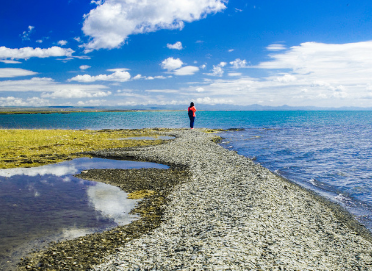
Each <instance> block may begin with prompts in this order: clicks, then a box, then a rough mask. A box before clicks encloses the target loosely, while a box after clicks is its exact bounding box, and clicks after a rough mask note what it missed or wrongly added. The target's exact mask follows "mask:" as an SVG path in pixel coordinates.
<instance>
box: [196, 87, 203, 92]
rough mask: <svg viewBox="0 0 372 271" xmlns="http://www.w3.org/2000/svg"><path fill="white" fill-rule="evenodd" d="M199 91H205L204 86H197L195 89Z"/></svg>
mask: <svg viewBox="0 0 372 271" xmlns="http://www.w3.org/2000/svg"><path fill="white" fill-rule="evenodd" d="M195 90H196V91H197V92H203V91H204V88H202V87H198V88H196V89H195Z"/></svg>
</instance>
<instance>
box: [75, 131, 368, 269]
mask: <svg viewBox="0 0 372 271" xmlns="http://www.w3.org/2000/svg"><path fill="white" fill-rule="evenodd" d="M166 135H170V136H175V137H176V138H175V139H174V140H171V141H170V142H168V143H166V144H162V145H158V146H149V147H144V148H133V149H116V150H109V151H97V152H92V153H91V154H92V155H94V156H98V157H107V158H121V159H135V160H142V161H149V162H157V163H162V164H167V165H170V166H171V169H170V170H174V171H175V174H176V175H177V174H178V175H179V174H181V175H182V174H184V175H183V178H184V180H185V181H180V180H178V181H174V182H173V183H172V184H170V185H169V187H168V188H164V187H167V181H166V178H167V177H166V176H170V175H164V176H163V177H164V178H165V181H164V182H163V183H162V184H161V185H159V186H156V185H154V187H152V186H151V182H148V183H147V186H146V188H144V187H143V188H144V189H142V188H141V189H142V190H151V191H155V192H154V193H150V194H151V195H153V196H154V195H158V196H159V197H160V196H161V197H162V199H163V200H164V201H163V202H161V203H159V205H157V206H158V208H159V209H156V208H155V207H154V208H155V209H151V208H150V209H146V212H145V213H146V214H151V213H153V212H155V213H156V212H157V211H156V210H160V213H158V216H157V219H158V220H154V221H158V222H159V221H160V222H159V223H158V222H156V223H155V224H154V223H153V224H151V225H154V226H153V227H152V228H151V229H150V230H147V231H143V232H141V234H139V235H137V236H136V237H133V238H132V237H131V238H129V237H125V236H124V234H123V235H122V236H123V239H122V244H121V245H120V246H117V247H116V248H115V249H113V250H111V251H110V252H109V253H108V256H107V257H105V258H103V259H99V261H100V264H97V263H95V265H94V266H92V265H90V266H89V267H93V269H95V270H372V246H371V240H372V238H371V234H370V233H369V231H367V230H366V229H365V228H364V227H363V226H362V225H360V224H359V223H358V222H357V221H355V220H354V219H353V218H352V217H351V216H350V215H349V214H348V213H347V212H346V211H344V210H343V209H342V208H340V207H338V206H337V205H334V204H332V203H330V202H328V201H326V200H324V199H323V198H321V197H319V196H317V195H315V194H314V193H312V192H310V191H307V190H306V189H303V188H301V187H299V186H298V185H296V184H293V183H291V182H289V181H287V180H285V179H283V178H281V177H279V176H277V175H275V174H273V173H272V172H270V171H269V170H268V169H266V168H264V167H262V166H260V165H258V164H255V163H254V162H252V161H251V160H249V159H248V158H246V157H243V156H240V155H238V154H237V153H236V152H233V151H229V150H226V149H224V148H222V147H221V146H219V145H218V144H216V143H214V142H213V141H214V140H215V138H216V136H215V135H213V134H207V133H204V132H201V131H195V130H172V131H170V132H167V133H166ZM181 172H182V173H181ZM109 173H110V174H109ZM122 175H125V173H124V171H123V172H120V171H118V170H112V172H109V171H107V172H103V171H101V172H99V171H88V172H86V173H83V174H81V175H80V176H79V177H81V178H86V179H90V180H97V181H103V182H108V183H111V184H113V185H118V186H120V187H122V188H123V189H124V190H125V189H127V190H128V189H129V188H128V184H126V185H124V183H126V182H125V181H123V182H120V178H121V177H120V176H122ZM110 176H114V177H110ZM115 176H116V177H115ZM169 178H170V179H173V177H169ZM156 179H157V180H160V179H161V178H156ZM173 180H174V179H173ZM173 185H174V186H173ZM159 187H162V188H159ZM134 190H136V191H137V190H140V188H138V187H135V188H133V191H134ZM161 191H165V192H164V193H163V194H162V192H161ZM129 192H130V191H129ZM150 198H151V197H149V200H150V201H151V199H150ZM158 199H159V198H158ZM154 201H155V200H154ZM160 201H161V200H160ZM144 202H146V198H145V200H144ZM149 210H153V212H152V211H150V212H149ZM144 217H146V215H145V216H144ZM137 223H138V222H137ZM119 237H120V236H119ZM126 238H127V239H128V240H127V239H126ZM119 239H120V238H119ZM70 270H86V269H84V268H83V266H81V268H80V267H79V265H78V264H76V266H75V267H73V266H70Z"/></svg>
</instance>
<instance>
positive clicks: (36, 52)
mask: <svg viewBox="0 0 372 271" xmlns="http://www.w3.org/2000/svg"><path fill="white" fill-rule="evenodd" d="M73 53H74V51H73V50H72V49H70V48H68V49H65V48H61V47H57V46H53V47H51V48H47V49H41V48H32V47H24V48H19V49H11V48H7V47H5V46H1V47H0V59H7V58H10V59H29V58H31V57H39V58H46V57H57V56H71V55H72V54H73Z"/></svg>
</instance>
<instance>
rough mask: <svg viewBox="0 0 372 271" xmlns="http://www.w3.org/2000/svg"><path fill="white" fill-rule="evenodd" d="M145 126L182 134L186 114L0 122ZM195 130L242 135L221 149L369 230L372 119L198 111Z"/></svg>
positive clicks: (8, 120)
mask: <svg viewBox="0 0 372 271" xmlns="http://www.w3.org/2000/svg"><path fill="white" fill-rule="evenodd" d="M144 127H171V128H181V127H184V128H187V127H188V118H187V112H186V111H185V112H180V111H169V112H123V113H72V114H46V115H42V114H37V115H0V128H44V129H54V128H62V129H123V128H124V129H133V128H144ZM195 127H196V128H198V127H207V128H224V129H227V128H243V129H244V130H243V131H234V132H232V131H231V132H224V133H222V134H221V135H222V136H223V137H224V140H223V143H222V146H224V147H225V148H229V149H232V150H236V151H237V152H238V153H239V154H242V155H244V156H247V157H250V158H253V159H254V160H255V161H256V162H257V163H260V164H262V165H263V166H265V167H267V168H269V169H270V170H272V171H274V172H276V173H278V174H280V175H282V176H284V177H286V178H288V179H290V180H292V181H294V182H297V183H299V184H301V185H303V186H305V187H307V188H310V189H312V190H315V191H317V192H318V193H320V194H322V195H323V196H325V197H327V198H329V199H330V200H332V201H335V202H338V203H339V204H341V205H343V206H344V207H346V208H347V209H348V210H349V211H350V212H351V213H353V214H354V215H355V216H356V218H357V219H358V220H359V221H361V222H362V223H364V224H365V225H366V226H367V227H368V228H369V229H370V230H372V155H371V149H372V143H371V142H372V139H371V136H372V112H368V111H360V112H355V111H346V112H342V111H334V112H333V111H283V112H278V111H262V112H261V111H257V112H256V111H255V112H250V111H248V112H247V111H243V112H239V111H228V112H222V111H221V112H214V111H211V112H207V111H205V112H203V111H199V112H197V117H196V121H195ZM0 136H1V135H0Z"/></svg>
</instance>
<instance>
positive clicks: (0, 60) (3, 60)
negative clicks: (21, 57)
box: [0, 59, 22, 64]
mask: <svg viewBox="0 0 372 271" xmlns="http://www.w3.org/2000/svg"><path fill="white" fill-rule="evenodd" d="M0 62H3V63H5V64H21V63H22V62H20V61H15V60H6V59H0Z"/></svg>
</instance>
